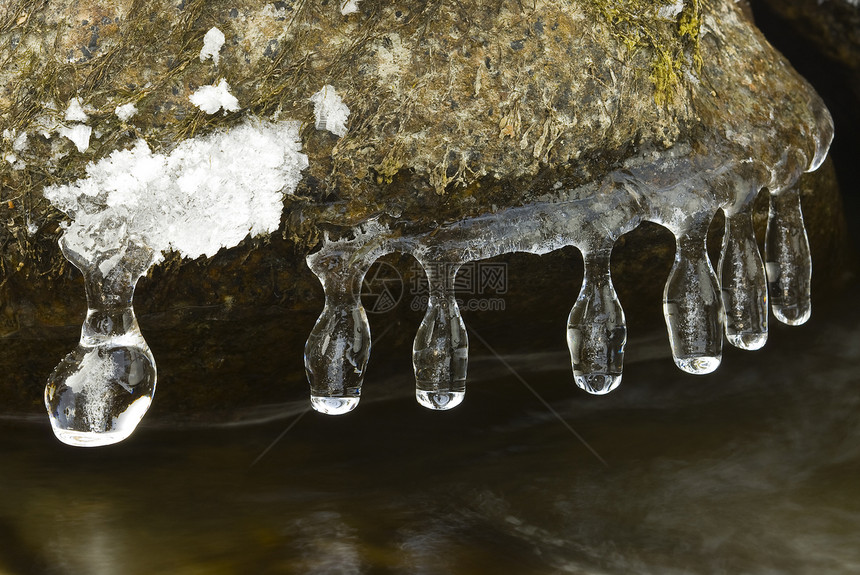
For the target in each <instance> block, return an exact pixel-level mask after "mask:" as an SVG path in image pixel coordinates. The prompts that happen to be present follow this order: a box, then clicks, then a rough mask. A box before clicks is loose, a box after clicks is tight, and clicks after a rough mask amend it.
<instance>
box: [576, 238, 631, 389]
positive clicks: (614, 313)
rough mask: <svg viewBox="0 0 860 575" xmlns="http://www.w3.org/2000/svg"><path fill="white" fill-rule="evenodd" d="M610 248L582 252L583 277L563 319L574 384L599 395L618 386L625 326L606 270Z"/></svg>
mask: <svg viewBox="0 0 860 575" xmlns="http://www.w3.org/2000/svg"><path fill="white" fill-rule="evenodd" d="M611 252H612V247H611V245H610V246H609V247H605V248H602V249H600V250H595V251H586V253H585V274H584V276H583V278H582V287H581V289H580V291H579V297H577V300H576V303H575V304H574V305H573V309H571V310H570V316H569V317H568V320H567V345H568V348H569V349H570V359H571V364H572V366H573V376H574V380H575V381H576V385H577V386H578V387H580V388H581V389H584V390H585V391H587V392H588V393H592V394H595V395H603V394H605V393H609V392H610V391H612V390H613V389H615V388H616V387H618V385H619V384H620V383H621V372H622V369H623V365H624V346H625V345H626V343H627V325H626V322H625V319H624V310H623V309H622V308H621V302H619V301H618V295H617V294H616V293H615V288H614V287H613V285H612V278H611V276H610V271H609V259H610V254H611Z"/></svg>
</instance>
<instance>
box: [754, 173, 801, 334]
mask: <svg viewBox="0 0 860 575" xmlns="http://www.w3.org/2000/svg"><path fill="white" fill-rule="evenodd" d="M765 254H766V260H767V265H766V269H767V283H768V292H769V293H770V302H771V309H772V310H773V315H774V317H776V319H778V320H779V321H781V322H783V323H785V324H788V325H801V324H803V323H805V322H806V320H808V319H809V316H810V315H811V314H812V299H811V295H810V284H811V281H812V259H811V257H810V253H809V240H808V239H807V237H806V228H805V227H804V225H803V213H802V212H801V209H800V192H799V191H798V189H797V188H796V187H794V186H791V187H789V188H787V189H785V190H782V191H779V192H775V193H773V192H772V193H771V194H770V210H769V213H768V220H767V235H766V236H765Z"/></svg>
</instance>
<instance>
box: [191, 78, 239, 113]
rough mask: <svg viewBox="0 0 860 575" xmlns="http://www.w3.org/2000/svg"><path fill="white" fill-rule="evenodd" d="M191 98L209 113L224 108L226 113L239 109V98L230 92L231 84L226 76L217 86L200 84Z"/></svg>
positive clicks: (193, 102)
mask: <svg viewBox="0 0 860 575" xmlns="http://www.w3.org/2000/svg"><path fill="white" fill-rule="evenodd" d="M189 99H190V100H191V103H192V104H194V105H195V106H197V107H198V108H200V109H201V110H203V111H204V112H206V113H207V114H214V113H216V112H217V111H218V110H221V109H222V108H223V109H224V115H226V114H227V112H235V111H237V110H238V109H239V100H237V99H236V96H234V95H233V94H231V93H230V84H228V83H227V80H225V79H224V78H221V81H220V82H218V84H217V85H215V86H200V88H198V89H197V91H196V92H194V93H193V94H191V96H190V97H189Z"/></svg>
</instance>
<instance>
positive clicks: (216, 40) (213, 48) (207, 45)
mask: <svg viewBox="0 0 860 575" xmlns="http://www.w3.org/2000/svg"><path fill="white" fill-rule="evenodd" d="M223 45H224V33H223V32H222V31H221V30H219V29H218V28H211V29H210V30H209V31H208V32H206V35H205V36H203V48H201V49H200V61H201V62H205V61H206V59H207V58H212V61H213V62H214V63H215V65H216V66H217V65H218V61H219V60H220V59H221V55H220V52H221V46H223Z"/></svg>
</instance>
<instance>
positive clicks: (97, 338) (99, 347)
mask: <svg viewBox="0 0 860 575" xmlns="http://www.w3.org/2000/svg"><path fill="white" fill-rule="evenodd" d="M60 246H61V248H62V250H63V254H64V255H65V256H66V258H67V259H68V260H69V261H70V262H72V263H73V264H74V265H75V267H77V268H78V269H79V270H81V273H83V275H84V284H85V286H86V292H87V307H88V310H87V316H86V319H85V320H84V324H83V327H82V328H81V339H80V341H79V342H78V346H77V347H76V348H75V350H74V351H73V352H71V353H70V354H69V355H67V356H66V357H65V358H64V359H63V360H62V361H61V362H60V364H59V365H58V366H57V367H56V369H55V370H54V373H52V374H51V376H50V377H49V378H48V384H47V386H46V387H45V407H46V408H47V410H48V416H49V418H50V420H51V426H52V427H53V430H54V434H55V435H56V436H57V438H58V439H59V440H60V441H62V442H63V443H67V444H69V445H74V446H79V447H98V446H102V445H109V444H111V443H116V442H118V441H122V440H123V439H125V438H126V437H128V436H129V435H131V432H132V431H134V429H135V427H137V424H138V423H139V422H140V420H141V419H142V418H143V415H144V414H145V413H146V410H147V409H149V405H150V403H152V396H153V394H154V393H155V382H156V368H155V358H153V357H152V352H150V350H149V346H148V345H147V343H146V340H145V339H144V338H143V335H141V333H140V327H139V326H138V323H137V318H136V317H135V315H134V308H133V307H132V298H133V296H134V287H135V285H136V284H137V280H138V279H139V278H140V277H141V276H142V275H143V274H145V273H146V271H147V270H148V269H149V267H150V266H151V265H152V262H153V261H154V259H155V254H154V252H153V251H152V249H151V248H149V247H147V246H144V245H140V244H136V243H134V242H127V243H124V244H121V245H120V246H118V247H117V249H116V250H114V251H111V252H102V253H99V254H98V255H97V257H86V256H84V255H82V254H81V253H80V252H78V251H76V250H75V248H74V247H72V246H70V244H69V242H67V241H65V239H63V240H61V242H60Z"/></svg>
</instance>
